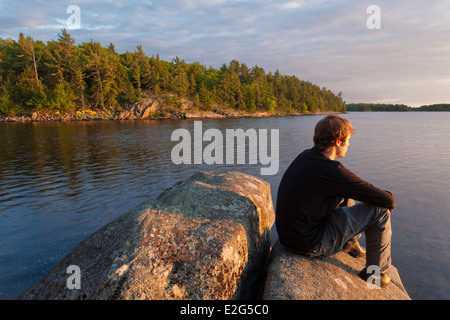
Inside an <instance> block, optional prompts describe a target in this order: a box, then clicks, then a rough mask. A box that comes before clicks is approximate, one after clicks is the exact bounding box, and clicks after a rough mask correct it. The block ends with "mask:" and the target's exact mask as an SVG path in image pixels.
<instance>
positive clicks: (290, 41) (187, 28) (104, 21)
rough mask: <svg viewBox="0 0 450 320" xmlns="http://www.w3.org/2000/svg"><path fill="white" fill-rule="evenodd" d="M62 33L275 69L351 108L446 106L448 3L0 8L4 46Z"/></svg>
mask: <svg viewBox="0 0 450 320" xmlns="http://www.w3.org/2000/svg"><path fill="white" fill-rule="evenodd" d="M73 5H75V6H77V8H79V11H73V10H72V9H70V6H73ZM373 5H376V6H377V7H378V8H379V10H378V11H373V10H369V11H368V8H369V9H370V6H373ZM68 9H70V10H68ZM77 12H79V14H78V13H77ZM74 15H75V16H74ZM77 22H79V25H77ZM374 27H376V28H374ZM62 28H66V29H67V30H68V32H69V33H70V34H71V35H72V37H74V38H75V40H76V43H77V44H81V43H82V42H89V41H90V40H91V39H92V40H93V41H99V42H100V43H102V45H104V46H107V45H109V43H113V44H114V45H115V48H116V51H118V52H120V53H123V52H126V51H127V50H128V51H135V50H136V46H138V45H142V48H143V50H144V51H145V53H146V54H147V55H148V56H151V55H152V54H157V53H158V54H159V55H160V57H161V58H162V59H164V60H166V61H171V60H172V59H173V58H175V57H177V56H178V57H180V58H181V59H183V60H185V61H186V62H188V63H190V62H200V63H201V64H203V65H205V66H206V67H209V66H212V67H214V68H218V67H220V66H221V65H223V64H229V62H230V61H232V60H237V61H239V62H240V63H245V64H246V65H247V66H249V67H252V66H255V65H257V66H259V67H262V68H264V69H265V70H266V72H269V71H272V72H275V71H276V70H277V69H278V70H279V71H280V73H281V74H284V75H295V76H297V77H298V78H299V79H301V80H306V81H310V82H312V83H314V84H316V85H319V86H320V87H326V88H327V89H329V90H331V91H333V92H334V93H336V94H337V93H339V92H342V96H343V98H344V100H345V101H346V102H347V103H356V102H368V103H392V104H407V105H409V106H412V107H419V106H421V105H429V104H435V103H450V1H449V0H428V1H415V0H414V1H411V0H410V1H404V0H398V1H386V0H370V1H361V0H333V1H326V0H282V1H274V0H272V1H268V0H184V1H183V0H160V1H157V0H152V1H129V0H128V1H123V0H114V1H112V0H111V1H81V0H79V1H76V0H62V1H61V0H59V1H56V0H50V1H41V0H33V1H31V0H21V1H17V0H0V37H1V38H12V39H15V40H17V39H18V36H19V34H20V32H22V33H24V35H25V36H27V35H30V36H32V37H33V39H35V40H41V41H44V42H46V41H49V40H56V39H57V37H58V33H59V32H60V31H61V29H62Z"/></svg>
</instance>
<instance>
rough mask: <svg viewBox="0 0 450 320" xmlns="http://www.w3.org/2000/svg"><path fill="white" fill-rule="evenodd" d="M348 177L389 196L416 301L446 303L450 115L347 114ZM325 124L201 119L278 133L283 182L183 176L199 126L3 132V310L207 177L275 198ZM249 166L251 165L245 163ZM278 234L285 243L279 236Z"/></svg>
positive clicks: (396, 242) (134, 124) (93, 125)
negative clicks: (55, 270)
mask: <svg viewBox="0 0 450 320" xmlns="http://www.w3.org/2000/svg"><path fill="white" fill-rule="evenodd" d="M343 116H344V117H346V118H347V119H349V120H350V121H351V122H352V124H353V125H354V126H356V127H357V129H356V132H355V134H354V135H353V137H352V139H351V140H350V148H349V151H348V153H347V156H346V158H344V159H341V162H342V163H344V164H345V165H346V166H347V167H348V168H349V169H350V170H352V171H353V172H355V173H356V174H357V175H359V176H360V177H362V178H363V179H366V180H368V181H370V182H371V183H373V184H374V185H376V186H378V187H380V188H382V189H386V190H389V191H391V192H392V193H393V194H394V195H395V197H396V200H397V206H396V208H395V210H394V211H393V213H392V229H393V238H392V263H393V265H394V266H396V267H397V268H398V270H399V273H400V276H401V278H402V280H403V283H404V285H405V287H406V289H407V291H408V293H409V294H410V296H411V297H412V298H413V299H449V298H450V281H449V276H448V273H447V269H448V267H449V265H450V255H449V249H448V248H449V246H450V236H449V230H450V200H449V197H448V193H449V190H450V160H449V159H450V148H449V142H448V139H449V137H450V113H423V112H420V113H412V112H409V113H349V114H345V115H343ZM322 117H323V116H299V117H275V118H255V119H220V120H203V121H202V124H203V130H206V129H208V128H217V129H220V130H221V131H222V132H223V133H225V130H226V129H238V128H242V129H244V130H246V129H248V128H255V129H260V128H262V129H269V130H270V129H279V137H280V140H279V141H280V148H279V153H280V165H279V171H278V174H276V175H273V176H261V175H260V169H261V167H262V165H260V164H257V165H249V164H245V165H206V164H202V165H175V164H173V162H172V161H171V151H172V148H173V147H174V146H175V145H176V144H177V143H176V142H171V134H172V132H173V131H174V130H175V129H177V128H186V129H188V130H189V131H190V132H191V133H192V132H193V127H194V124H193V121H191V120H180V121H178V120H170V121H150V120H149V121H147V120H143V121H123V122H119V121H105V122H62V123H59V122H52V123H0V141H1V142H0V163H1V165H0V299H12V298H14V296H15V295H17V294H18V293H19V292H20V291H22V290H23V289H24V288H26V287H27V286H29V285H30V284H32V283H33V282H35V281H37V280H38V279H39V278H40V277H42V275H43V274H44V273H45V272H47V271H48V270H49V269H50V268H51V267H52V266H53V265H54V264H56V263H57V262H58V261H59V260H60V259H62V258H63V257H64V256H65V255H66V254H67V253H68V252H69V251H70V250H71V249H72V248H73V247H74V246H75V245H76V244H78V243H79V242H80V241H82V240H83V239H85V238H86V237H88V236H89V235H90V234H92V233H93V232H95V231H96V230H97V229H99V228H100V227H102V226H103V225H105V224H106V223H108V222H110V221H112V220H113V219H115V218H116V217H118V216H119V215H121V214H123V213H125V212H126V211H128V210H130V209H132V208H134V207H136V206H137V205H139V204H141V203H142V202H144V201H146V200H148V199H153V198H156V197H157V196H158V195H159V194H160V193H161V192H162V191H163V190H164V189H166V188H168V187H171V186H172V185H173V184H175V183H176V182H177V181H180V180H184V179H186V178H188V177H189V176H190V175H192V174H193V173H195V172H198V171H205V170H206V171H214V172H222V171H226V170H235V171H239V172H243V173H247V174H251V175H254V176H258V177H260V178H263V179H265V180H266V181H268V182H269V183H270V184H271V188H272V196H273V200H274V203H275V202H276V192H277V189H278V184H279V182H280V179H281V177H282V175H283V173H284V171H285V170H286V169H287V167H288V165H289V164H290V163H291V161H292V160H293V159H294V158H295V157H296V156H297V154H298V153H300V152H301V151H302V150H304V149H306V148H310V147H311V146H312V132H313V128H314V125H315V123H316V122H317V121H318V120H319V119H321V118H322ZM247 162H248V161H247ZM274 234H275V235H276V233H274Z"/></svg>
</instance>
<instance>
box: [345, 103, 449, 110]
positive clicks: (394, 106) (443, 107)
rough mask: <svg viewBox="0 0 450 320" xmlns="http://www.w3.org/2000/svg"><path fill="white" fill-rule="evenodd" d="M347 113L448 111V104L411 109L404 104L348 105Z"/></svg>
mask: <svg viewBox="0 0 450 320" xmlns="http://www.w3.org/2000/svg"><path fill="white" fill-rule="evenodd" d="M347 111H450V104H442V103H441V104H432V105H423V106H421V107H418V108H413V107H410V106H407V105H404V104H379V103H349V104H347Z"/></svg>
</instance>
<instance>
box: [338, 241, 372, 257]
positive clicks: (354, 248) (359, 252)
mask: <svg viewBox="0 0 450 320" xmlns="http://www.w3.org/2000/svg"><path fill="white" fill-rule="evenodd" d="M342 251H343V252H346V253H348V254H349V255H351V256H353V257H355V258H361V259H363V258H365V257H366V250H364V249H363V248H362V247H361V246H360V245H359V242H358V241H351V242H347V243H346V244H345V245H344V248H343V249H342Z"/></svg>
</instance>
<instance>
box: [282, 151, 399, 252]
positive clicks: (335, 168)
mask: <svg viewBox="0 0 450 320" xmlns="http://www.w3.org/2000/svg"><path fill="white" fill-rule="evenodd" d="M338 197H344V198H352V199H354V200H359V201H362V202H366V203H370V204H373V205H377V206H382V207H386V208H390V209H393V207H394V206H395V199H394V197H393V196H392V194H390V193H389V192H387V191H383V190H381V189H378V188H376V187H374V186H373V185H371V184H370V183H368V182H366V181H364V180H362V179H361V178H359V177H358V176H356V175H355V174H353V173H352V172H351V171H350V170H348V169H346V168H345V167H344V166H343V165H342V164H341V163H340V162H339V161H335V160H331V159H329V158H327V157H326V156H325V155H324V154H323V153H322V152H321V151H319V150H318V149H316V148H312V149H308V150H305V151H303V152H302V153H301V154H300V155H299V156H298V157H297V158H296V159H295V160H294V161H293V162H292V164H291V165H290V166H289V168H288V169H287V170H286V172H285V174H284V175H283V178H282V180H281V183H280V186H279V189H278V195H277V205H276V227H277V232H278V236H279V239H280V242H281V243H282V244H283V245H285V246H287V247H288V248H291V249H293V250H297V251H304V252H307V251H309V250H311V249H313V248H314V247H315V246H316V245H317V243H318V242H319V241H320V239H321V237H322V235H323V231H324V229H323V226H324V222H325V221H326V219H327V217H328V215H329V214H331V213H332V211H333V209H334V208H335V206H336V202H337V199H338Z"/></svg>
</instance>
